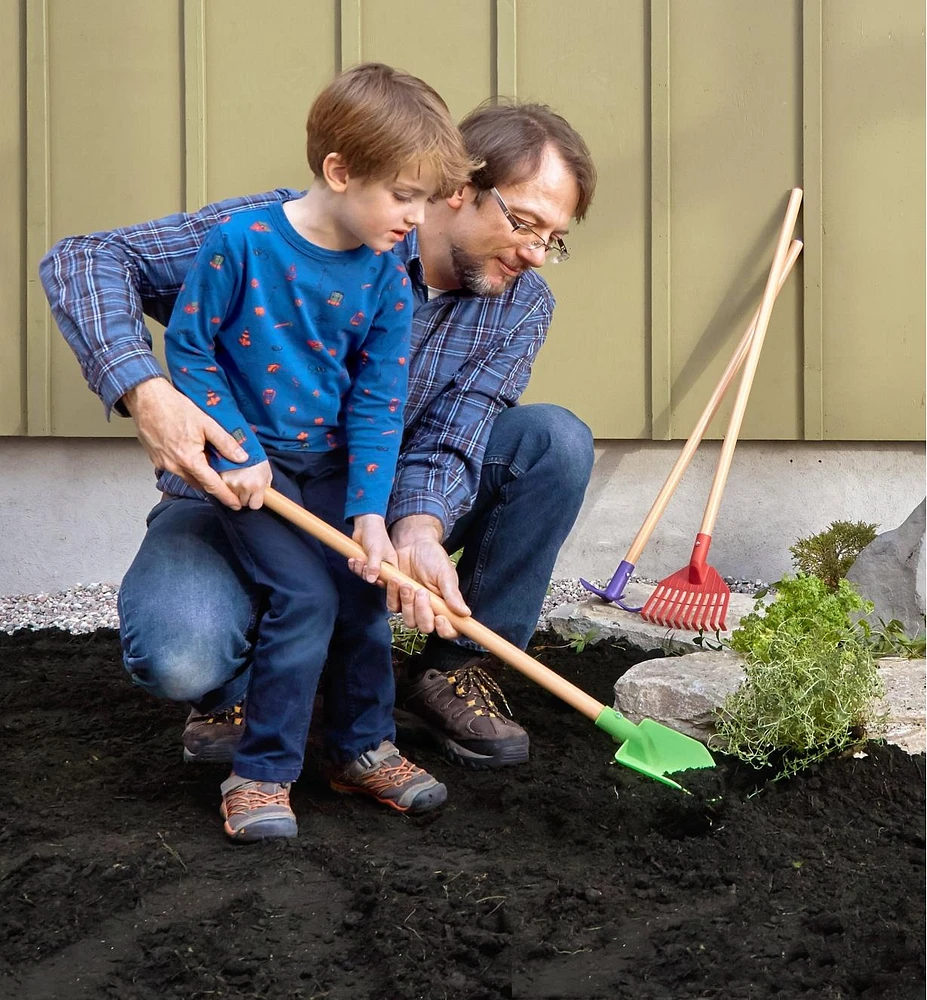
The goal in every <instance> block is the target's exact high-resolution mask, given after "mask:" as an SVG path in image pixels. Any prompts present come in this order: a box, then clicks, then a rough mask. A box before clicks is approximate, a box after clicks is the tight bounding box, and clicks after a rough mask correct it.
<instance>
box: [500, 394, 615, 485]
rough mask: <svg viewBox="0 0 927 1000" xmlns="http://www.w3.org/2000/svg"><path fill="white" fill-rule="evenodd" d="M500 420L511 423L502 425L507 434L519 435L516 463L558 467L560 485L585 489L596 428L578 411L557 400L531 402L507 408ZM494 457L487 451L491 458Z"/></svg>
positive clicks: (548, 468)
mask: <svg viewBox="0 0 927 1000" xmlns="http://www.w3.org/2000/svg"><path fill="white" fill-rule="evenodd" d="M498 420H504V423H505V424H507V426H506V427H504V428H501V429H502V430H503V433H504V434H505V435H506V436H510V435H512V434H514V435H515V436H517V437H518V444H517V446H516V448H515V451H514V455H513V456H512V463H513V465H514V466H516V467H519V468H520V469H521V471H526V470H527V469H528V468H530V467H535V468H537V469H538V470H539V471H540V470H543V471H544V472H545V473H549V472H550V471H551V470H556V475H557V488H558V489H563V488H564V487H567V488H568V487H570V486H572V485H575V486H576V487H577V488H579V489H582V490H585V488H586V485H587V484H588V482H589V477H590V475H591V474H592V466H593V462H594V460H595V452H594V448H593V440H592V431H591V430H590V429H589V427H588V426H587V425H586V424H585V423H583V421H582V420H580V419H579V417H577V416H576V414H575V413H571V412H570V411H569V410H567V409H565V408H564V407H562V406H557V405H556V404H554V403H531V404H527V405H524V406H516V407H512V408H511V409H510V410H507V411H504V412H503V413H502V414H500V416H499V418H498ZM497 422H498V421H497ZM492 444H493V443H492V441H490V450H491V449H492ZM491 460H492V459H491V458H490V457H489V455H488V454H487V461H491Z"/></svg>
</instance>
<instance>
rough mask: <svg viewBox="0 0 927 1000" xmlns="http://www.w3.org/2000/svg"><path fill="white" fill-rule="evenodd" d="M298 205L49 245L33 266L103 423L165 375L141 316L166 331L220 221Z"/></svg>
mask: <svg viewBox="0 0 927 1000" xmlns="http://www.w3.org/2000/svg"><path fill="white" fill-rule="evenodd" d="M295 197H298V194H297V192H295V191H288V190H283V189H278V190H276V191H271V192H268V193H267V194H262V195H257V196H254V197H250V198H234V199H230V200H228V201H220V202H216V203H214V204H212V205H207V206H206V207H205V208H202V209H200V211H198V212H193V213H180V214H177V215H169V216H167V217H165V218H163V219H156V220H154V221H153V222H143V223H141V224H140V225H137V226H127V227H125V228H123V229H114V230H112V231H110V232H101V233H91V234H90V235H88V236H70V237H67V238H66V239H63V240H61V241H60V242H58V243H56V244H55V245H54V246H53V247H52V248H51V250H49V252H48V253H47V254H46V255H45V257H43V259H42V261H41V263H40V264H39V275H40V277H41V279H42V286H43V287H44V289H45V294H46V296H47V297H48V301H49V304H50V305H51V311H52V315H53V316H54V317H55V322H56V323H57V324H58V328H59V329H60V330H61V332H62V334H64V338H65V340H67V342H68V345H69V346H70V347H71V350H73V351H74V353H75V354H76V355H77V360H78V361H79V362H80V366H81V371H82V373H83V376H84V378H85V379H86V381H87V385H88V386H89V387H90V388H91V390H92V391H93V392H95V393H96V394H97V395H98V396H99V397H100V399H101V400H102V401H103V407H104V410H105V412H106V417H107V419H109V418H110V416H111V415H112V411H113V409H115V410H116V412H117V413H120V414H122V415H123V416H127V415H128V414H127V412H126V409H125V407H124V405H123V404H122V403H121V402H120V400H121V398H122V396H124V395H125V394H126V393H127V392H128V391H129V390H130V389H132V388H134V387H135V386H136V385H139V384H140V383H141V382H145V381H147V380H148V379H151V378H160V377H162V376H163V375H164V371H163V369H162V368H161V365H160V363H159V362H158V360H157V358H156V357H155V356H154V354H153V353H152V350H151V334H150V333H149V332H148V330H147V328H146V327H145V322H144V315H148V316H150V317H151V318H152V319H155V320H157V321H158V322H159V323H161V324H162V325H166V324H167V322H168V320H169V318H170V315H171V310H172V309H173V307H174V301H175V299H176V298H177V292H178V290H179V289H180V286H181V284H182V283H183V279H184V277H185V275H186V273H187V271H188V270H189V268H190V265H191V264H192V263H193V261H194V259H195V258H196V254H197V251H198V250H199V248H200V245H201V243H202V242H203V239H204V237H205V236H206V234H207V233H208V232H209V230H210V229H211V228H212V227H213V226H214V225H215V224H216V223H217V222H218V221H219V219H220V218H222V217H223V216H226V215H229V214H231V213H233V212H236V211H241V210H244V209H249V208H258V207H261V206H264V205H268V204H271V203H272V202H275V201H285V200H287V199H290V198H295Z"/></svg>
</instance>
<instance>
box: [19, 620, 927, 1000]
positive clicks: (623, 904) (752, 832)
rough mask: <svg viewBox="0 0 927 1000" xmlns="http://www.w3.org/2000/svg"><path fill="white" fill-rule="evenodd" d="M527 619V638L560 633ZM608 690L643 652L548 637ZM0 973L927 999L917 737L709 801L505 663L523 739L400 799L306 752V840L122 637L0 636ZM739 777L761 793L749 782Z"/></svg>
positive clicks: (177, 994)
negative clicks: (344, 785) (223, 788)
mask: <svg viewBox="0 0 927 1000" xmlns="http://www.w3.org/2000/svg"><path fill="white" fill-rule="evenodd" d="M562 641H563V640H559V639H557V638H554V637H551V636H541V635H539V636H536V637H535V644H536V645H547V644H550V643H562ZM538 655H539V657H540V659H541V660H542V661H543V662H544V663H546V664H547V665H548V666H550V667H552V668H553V669H555V670H557V671H558V672H560V673H563V674H564V675H565V676H567V677H568V678H569V679H571V680H573V681H574V682H575V683H577V684H579V685H580V686H581V687H582V688H584V689H585V690H587V691H589V693H591V694H593V695H594V696H596V697H597V698H599V699H600V700H602V701H603V702H605V703H606V704H611V687H612V684H613V683H614V681H615V679H616V678H617V677H618V676H619V675H620V673H621V672H622V671H623V670H624V669H626V668H627V666H629V665H630V664H631V662H633V659H632V658H629V656H628V655H627V654H625V653H623V652H622V651H621V650H620V649H618V648H617V647H612V646H607V645H605V644H598V645H597V646H591V647H587V648H586V649H585V650H584V651H583V652H582V653H581V654H577V653H575V652H574V651H573V650H572V649H569V648H562V647H561V648H557V649H551V648H547V649H544V650H543V652H541V653H539V654H538ZM0 665H2V666H0V705H2V716H0V748H2V760H3V785H4V796H3V811H2V818H0V996H2V997H17V998H19V1000H39V998H49V1000H51V998H55V1000H57V998H63V997H67V998H68V1000H81V998H87V1000H91V998H92V1000H98V998H119V1000H132V998H140V1000H147V998H159V1000H173V998H181V997H183V998H187V997H210V998H213V997H266V998H269V1000H284V998H287V1000H290V998H293V1000H295V998H302V1000H309V998H311V997H315V998H319V1000H321V998H327V1000H366V998H371V1000H414V998H424V1000H432V998H434V1000H463V998H467V1000H471V998H472V1000H476V998H485V1000H490V998H496V997H524V998H530V1000H543V998H554V997H557V998H580V997H582V998H596V997H601V998H608V1000H626V998H628V1000H630V998H634V1000H649V998H653V1000H664V998H665V1000H680V998H686V997H716V998H722V1000H753V998H766V997H778V998H792V997H802V998H809V1000H823V998H839V1000H843V998H847V1000H850V998H853V1000H913V998H918V1000H920V998H922V997H923V996H924V931H925V927H924V924H925V921H924V758H923V756H920V757H909V756H907V755H906V754H904V753H903V752H901V751H900V750H898V749H897V748H895V747H891V746H882V747H877V746H872V745H870V746H868V747H866V748H865V752H866V756H859V757H852V756H849V757H846V758H844V759H840V760H831V761H828V762H826V763H824V764H822V765H819V766H817V767H815V768H813V769H811V770H810V771H808V772H806V773H804V774H803V775H801V776H799V777H797V778H794V779H792V780H789V781H786V782H779V783H776V784H773V785H770V786H768V787H765V788H763V789H762V791H761V792H760V793H759V794H756V795H752V796H750V793H751V792H753V791H754V790H755V789H756V788H757V787H759V779H758V777H757V776H756V775H755V773H754V772H747V771H745V770H743V769H741V768H735V767H732V766H731V765H730V762H728V761H720V763H719V771H718V777H719V779H720V780H721V782H722V785H723V787H724V789H725V793H724V798H723V801H722V802H721V803H716V804H714V805H706V803H705V802H704V800H703V799H702V798H701V797H699V796H684V795H682V794H681V793H679V792H675V791H673V790H672V789H669V788H667V787H665V786H663V785H661V784H658V783H657V782H653V781H649V780H647V779H645V778H643V777H640V776H638V775H637V774H635V773H634V772H631V771H628V770H626V769H624V768H620V767H618V766H616V765H614V764H611V763H610V761H611V759H612V753H613V748H612V747H611V745H610V742H609V739H608V737H607V736H605V734H604V733H601V732H599V731H598V730H596V729H595V728H594V727H593V725H592V724H591V723H590V722H588V721H587V720H586V719H584V718H583V717H581V716H579V715H578V714H576V713H575V712H574V711H573V710H572V709H569V708H567V707H566V706H564V705H562V704H561V703H560V702H558V701H557V700H555V699H554V698H552V697H551V696H549V695H547V694H546V693H545V692H544V691H542V690H540V689H538V688H535V687H533V686H532V685H531V684H530V683H529V682H527V681H525V680H523V679H522V678H521V677H519V676H517V675H514V674H513V673H512V672H511V671H506V673H505V675H504V684H505V690H506V692H507V694H508V695H509V700H510V703H511V705H512V709H513V712H514V713H515V716H516V718H518V719H519V721H521V722H522V723H523V724H524V725H525V726H526V727H527V728H528V730H529V732H530V733H531V738H532V760H531V763H530V764H529V765H527V766H525V767H518V768H510V769H507V770H505V771H502V772H496V773H486V772H482V773H481V772H468V771H464V770H460V769H457V768H454V767H452V766H450V765H448V764H446V763H444V762H443V761H442V760H441V759H440V758H439V757H437V756H436V755H435V754H434V753H433V752H431V751H430V750H427V749H424V748H416V749H414V750H413V749H412V748H411V747H409V745H408V744H406V745H405V746H406V748H407V749H409V750H410V751H411V753H412V755H413V756H414V758H415V759H416V760H417V761H418V762H420V763H421V764H423V765H424V766H426V767H428V768H429V769H430V770H432V771H433V772H434V773H435V774H437V775H439V776H440V777H441V778H442V779H443V780H444V781H445V782H446V783H447V785H448V788H449V792H450V797H449V801H448V804H447V805H446V806H445V808H444V809H442V810H440V811H439V812H438V813H437V814H434V815H430V816H427V817H424V818H420V819H411V818H408V817H403V816H400V815H398V814H395V813H390V812H386V811H384V810H381V809H380V808H378V807H376V806H375V805H373V804H372V803H369V802H366V801H359V800H356V799H345V798H340V797H338V796H336V795H335V794H334V793H331V792H330V791H328V790H327V789H326V788H325V787H324V786H322V785H321V783H320V782H319V780H318V778H317V776H316V775H315V774H314V773H313V770H312V769H311V768H309V769H307V773H306V774H305V775H304V777H303V779H302V780H301V781H300V782H299V783H298V784H297V785H296V786H295V788H294V791H293V805H294V808H295V810H296V813H297V816H298V817H299V820H300V825H301V834H300V837H299V839H298V840H296V841H290V842H286V843H278V844H267V845H256V846H251V847H242V846H237V845H231V844H229V843H227V842H226V840H225V838H224V836H223V834H222V831H221V821H220V819H219V816H218V784H219V782H220V781H221V780H222V778H223V777H224V776H225V769H223V768H221V767H205V768H204V767H195V766H190V765H188V766H184V764H183V763H182V761H181V755H180V751H179V737H180V732H181V728H182V725H183V720H184V715H185V712H184V710H183V709H182V708H181V707H179V706H176V705H169V704H162V703H159V702H156V701H155V700H154V699H151V698H148V697H146V696H144V695H143V694H141V693H139V692H138V691H137V690H135V689H134V688H133V687H132V686H131V685H130V684H129V683H128V681H127V679H126V677H125V675H124V673H123V670H122V667H121V665H120V657H119V649H118V641H117V637H116V634H115V633H114V632H112V631H109V630H101V631H98V632H94V633H90V634H87V635H80V636H75V635H70V634H68V633H64V632H58V631H52V630H46V631H42V632H25V631H20V632H17V633H14V634H13V635H0ZM748 796H750V797H748Z"/></svg>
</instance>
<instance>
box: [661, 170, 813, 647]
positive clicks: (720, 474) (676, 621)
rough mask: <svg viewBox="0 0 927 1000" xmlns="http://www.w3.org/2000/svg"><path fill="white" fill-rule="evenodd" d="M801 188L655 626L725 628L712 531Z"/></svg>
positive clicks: (726, 590)
mask: <svg viewBox="0 0 927 1000" xmlns="http://www.w3.org/2000/svg"><path fill="white" fill-rule="evenodd" d="M801 199H802V190H801V188H793V189H792V193H791V196H790V197H789V204H788V208H787V209H786V213H785V219H784V220H783V223H782V228H781V229H780V231H779V239H778V242H777V243H776V252H775V254H774V255H773V261H772V266H771V267H770V269H769V277H768V278H767V279H766V288H765V290H764V292H763V300H762V302H761V303H760V310H759V315H758V316H757V320H756V328H755V329H754V331H753V337H752V340H751V343H750V347H749V350H748V353H747V357H746V359H745V361H744V371H743V375H742V377H741V380H740V385H739V386H738V388H737V397H736V399H735V400H734V408H733V410H732V412H731V418H730V422H729V423H728V428H727V433H726V434H725V435H724V443H723V445H722V446H721V455H720V458H719V459H718V468H717V470H716V471H715V478H714V482H713V483H712V484H711V492H710V493H709V495H708V503H707V504H706V506H705V513H704V515H703V517H702V524H701V527H700V528H699V531H698V534H697V535H696V536H695V545H694V546H693V548H692V556H691V558H690V560H689V565H688V566H686V567H684V568H683V569H681V570H678V571H677V572H675V573H673V574H671V575H670V576H668V577H666V579H664V580H661V581H660V582H659V583H658V584H657V586H656V588H655V589H654V591H653V593H652V594H651V595H650V597H649V598H648V599H647V602H646V603H645V604H644V606H643V608H642V609H641V617H642V618H644V619H646V620H647V621H649V622H653V623H654V624H656V625H663V626H664V627H666V628H678V629H689V630H691V631H693V632H694V631H698V630H699V629H707V630H710V631H718V630H721V629H723V628H724V627H725V616H726V615H727V608H728V603H729V602H730V598H731V589H730V587H728V585H727V584H726V583H725V582H724V580H723V579H722V577H721V575H720V574H719V573H718V571H717V570H716V569H714V568H713V567H711V566H709V565H708V562H707V559H708V549H709V547H710V545H711V533H712V531H713V530H714V526H715V521H716V520H717V517H718V510H719V508H720V506H721V494H722V493H723V492H724V487H725V484H726V483H727V476H728V473H729V472H730V469H731V461H732V460H733V457H734V448H735V447H736V445H737V437H738V435H739V433H740V428H741V425H742V423H743V418H744V412H745V411H746V409H747V399H748V397H749V395H750V389H751V388H752V387H753V378H754V376H755V375H756V368H757V365H758V363H759V360H760V351H761V350H762V348H763V340H764V339H765V337H766V329H767V327H768V326H769V317H770V315H771V314H772V307H773V303H774V301H775V298H776V293H777V291H778V288H779V283H780V280H781V277H782V272H783V269H784V266H785V261H786V255H787V253H788V249H789V242H790V240H791V238H792V230H793V229H794V228H795V222H796V220H797V219H798V210H799V208H800V207H801Z"/></svg>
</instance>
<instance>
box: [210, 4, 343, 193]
mask: <svg viewBox="0 0 927 1000" xmlns="http://www.w3.org/2000/svg"><path fill="white" fill-rule="evenodd" d="M360 8H361V4H360V2H359V0H342V3H341V4H340V13H339V4H338V3H337V2H336V0H263V2H262V3H261V7H260V10H261V18H262V21H261V24H262V26H263V27H262V28H261V30H259V31H255V6H254V3H253V0H222V2H221V3H218V4H217V3H212V2H210V3H207V4H206V12H205V13H206V22H205V36H206V122H207V129H206V156H207V169H206V173H207V180H208V200H210V201H214V200H216V199H219V198H230V197H234V196H236V195H245V194H257V193H258V192H261V191H267V190H270V189H271V188H275V187H292V188H296V189H297V190H300V189H303V188H306V187H308V186H309V183H310V180H311V175H310V173H309V167H308V165H307V163H306V115H307V113H308V111H309V105H310V104H311V103H312V101H313V100H314V98H315V97H316V95H317V94H318V92H319V91H320V90H321V89H322V88H323V87H324V86H325V85H326V84H327V83H328V82H329V81H330V80H331V78H332V76H333V75H334V74H335V73H336V72H337V70H338V62H339V61H340V60H341V58H342V56H341V55H340V54H339V52H338V51H337V48H338V42H339V38H340V43H341V46H342V48H343V47H344V45H345V44H347V41H346V39H349V38H350V37H356V35H357V31H356V30H355V32H354V35H353V36H352V35H351V32H350V31H348V30H347V29H346V27H345V25H346V24H347V23H348V21H350V17H349V14H350V12H351V11H355V12H359V11H360ZM355 61H356V59H350V60H349V62H355Z"/></svg>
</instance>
